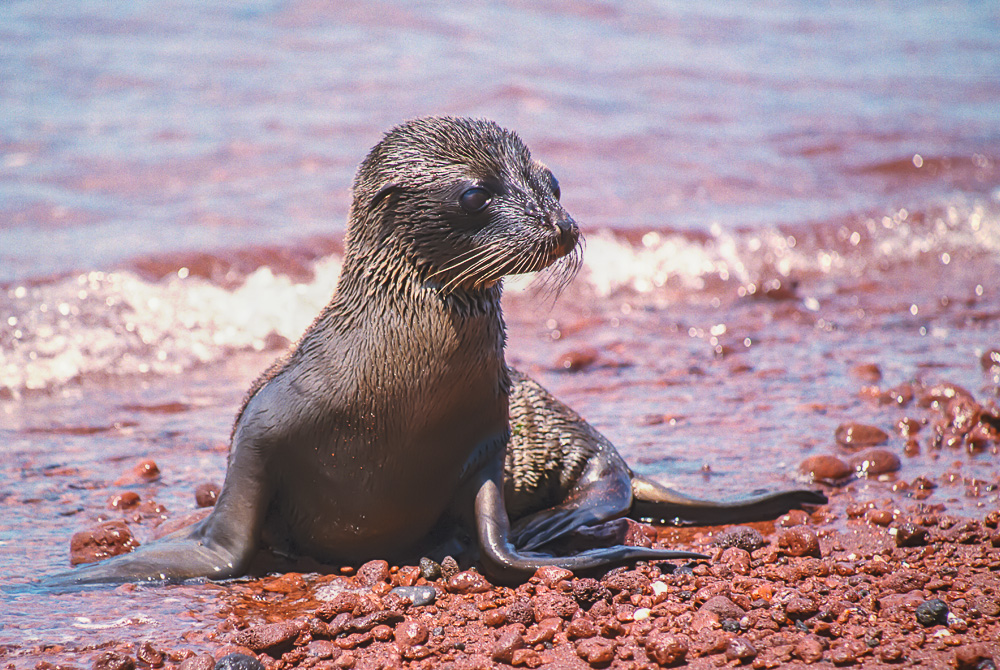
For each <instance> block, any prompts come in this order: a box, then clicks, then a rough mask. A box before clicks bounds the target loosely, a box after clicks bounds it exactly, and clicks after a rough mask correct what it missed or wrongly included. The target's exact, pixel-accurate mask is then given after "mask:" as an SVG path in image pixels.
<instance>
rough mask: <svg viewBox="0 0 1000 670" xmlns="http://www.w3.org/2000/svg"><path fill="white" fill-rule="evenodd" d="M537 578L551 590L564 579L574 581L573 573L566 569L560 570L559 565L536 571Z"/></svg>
mask: <svg viewBox="0 0 1000 670" xmlns="http://www.w3.org/2000/svg"><path fill="white" fill-rule="evenodd" d="M534 576H535V577H537V578H538V579H539V581H541V582H542V584H545V585H546V586H547V587H549V588H550V589H551V588H552V587H554V586H555V585H556V583H557V582H560V581H562V580H564V579H572V578H573V573H572V572H570V571H569V570H567V569H566V568H560V567H559V566H558V565H543V566H542V567H540V568H538V569H537V570H535V575H534Z"/></svg>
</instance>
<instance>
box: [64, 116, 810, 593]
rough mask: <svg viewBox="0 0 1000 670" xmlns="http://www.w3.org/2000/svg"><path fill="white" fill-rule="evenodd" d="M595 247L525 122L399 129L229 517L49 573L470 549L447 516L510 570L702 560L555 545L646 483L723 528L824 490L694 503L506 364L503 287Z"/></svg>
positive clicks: (226, 500) (366, 167) (263, 413)
mask: <svg viewBox="0 0 1000 670" xmlns="http://www.w3.org/2000/svg"><path fill="white" fill-rule="evenodd" d="M578 240H579V232H578V229H577V226H576V223H575V222H574V221H573V219H572V218H570V216H569V215H568V214H567V213H566V211H565V210H564V209H563V208H562V206H561V205H560V204H559V185H558V182H557V181H556V179H555V177H553V175H552V173H551V172H550V171H549V170H548V169H547V168H546V167H544V166H543V165H542V164H540V163H538V162H536V161H534V160H532V158H531V155H530V153H529V152H528V149H527V148H526V147H525V146H524V144H523V143H522V142H521V140H520V139H519V138H518V137H517V135H515V134H514V133H512V132H510V131H507V130H504V129H503V128H501V127H500V126H498V125H497V124H495V123H493V122H490V121H479V120H469V119H457V118H444V117H442V118H424V119H418V120H414V121H410V122H407V123H404V124H402V125H400V126H398V127H396V128H394V129H393V130H391V131H389V132H388V133H387V134H386V135H385V136H384V137H383V139H382V140H381V141H380V142H379V143H378V144H377V145H376V146H375V147H374V148H373V149H372V150H371V152H370V153H369V154H368V156H367V158H365V160H364V162H363V163H362V164H361V166H360V168H359V170H358V174H357V177H356V179H355V181H354V187H353V203H352V206H351V212H350V223H349V227H348V232H347V242H346V252H345V258H344V265H343V270H342V273H341V276H340V280H339V283H338V286H337V290H336V293H335V295H334V296H333V298H332V300H331V302H330V304H329V305H327V307H326V308H325V309H324V310H323V311H322V313H321V314H320V315H319V316H318V317H317V318H316V320H315V321H314V322H313V324H312V325H311V326H310V327H309V329H308V330H307V331H306V332H305V334H304V335H303V336H302V339H301V340H300V341H299V343H298V345H297V346H296V347H295V348H294V350H293V351H292V352H291V353H289V354H288V355H287V356H286V357H284V358H283V359H281V360H279V361H277V362H276V363H275V364H274V365H273V366H272V367H271V368H270V369H269V370H268V371H267V372H266V373H265V374H264V375H263V376H262V377H261V378H260V379H259V380H258V381H257V382H256V383H255V384H254V385H253V386H252V388H251V389H250V391H249V393H248V395H247V398H246V401H245V403H244V405H243V408H242V410H241V411H240V413H239V415H238V416H237V419H236V423H235V426H234V428H233V432H232V446H231V449H230V453H229V463H228V470H227V473H226V480H225V484H224V486H223V489H222V492H221V494H220V496H219V500H218V503H217V504H216V506H215V508H214V510H213V511H212V513H211V514H210V515H209V516H208V517H206V518H205V519H204V520H203V521H201V522H200V523H198V524H195V525H193V526H191V527H189V528H187V529H184V530H181V531H178V532H176V533H174V534H172V535H169V536H167V537H165V538H163V539H161V540H159V541H155V542H152V543H150V544H148V545H144V546H142V547H140V548H139V549H138V550H136V551H135V552H133V553H131V554H126V555H123V556H119V557H116V558H113V559H110V560H107V561H105V562H102V563H98V564H94V565H91V566H87V567H83V568H79V569H77V570H74V571H71V572H68V573H64V574H62V575H59V576H56V577H54V578H52V579H50V580H48V582H47V583H48V584H50V585H60V584H62V585H68V584H83V583H92V582H122V581H134V580H162V579H168V580H177V579H186V578H192V577H209V578H213V579H220V578H227V577H234V576H238V575H242V574H244V573H245V572H246V570H247V568H248V565H249V564H250V561H251V559H253V558H254V555H255V554H256V553H257V551H258V549H259V548H260V547H261V546H268V547H270V548H272V549H274V550H276V551H278V552H280V553H284V554H290V555H298V556H305V557H311V558H313V559H317V560H319V561H321V562H324V563H331V564H343V563H349V564H357V563H360V562H363V561H366V560H370V559H374V558H386V559H389V560H413V559H415V558H419V557H420V556H421V555H425V554H430V555H434V552H435V547H437V548H438V550H440V548H441V547H444V546H447V547H448V548H451V547H453V546H454V543H450V544H449V540H448V539H447V538H446V539H445V541H444V542H442V541H441V538H440V533H439V532H438V531H439V529H441V528H449V527H454V528H455V529H457V530H456V531H455V533H454V534H453V536H457V537H462V536H464V537H465V538H466V539H467V540H468V541H469V542H468V543H469V544H471V549H472V550H473V555H475V556H477V560H478V564H479V566H480V569H481V570H482V571H483V572H484V573H485V574H486V575H487V576H489V577H490V578H491V579H493V580H494V581H496V582H501V583H512V582H518V581H522V580H524V579H527V578H528V577H529V576H531V574H533V572H534V571H535V570H536V569H537V568H538V567H540V566H546V565H560V566H564V567H566V568H569V569H571V570H588V569H595V568H605V567H611V566H614V565H619V564H622V563H627V562H631V561H635V560H640V559H646V560H662V559H672V558H692V557H701V556H700V555H699V554H694V553H690V552H683V551H680V552H676V551H668V550H661V549H650V548H642V547H630V546H612V547H604V548H597V549H590V550H587V551H582V552H580V553H575V554H572V555H565V556H554V555H552V554H551V553H547V552H546V546H547V545H550V544H552V543H553V542H554V541H557V540H560V539H561V538H564V537H565V536H567V535H568V534H571V533H573V532H574V531H576V530H577V529H579V528H580V527H581V526H584V525H589V526H595V525H599V524H601V523H602V522H604V521H608V520H612V519H615V518H617V517H620V516H622V515H624V514H627V513H628V512H629V511H630V510H631V509H632V508H633V497H634V496H635V497H637V498H639V499H641V500H642V501H643V504H644V505H646V507H644V508H641V509H640V511H641V512H642V513H643V514H645V515H646V516H655V517H658V518H659V517H662V518H675V517H679V518H689V519H690V520H696V521H710V522H723V521H735V520H739V519H743V518H747V516H748V515H749V516H753V517H755V516H759V515H761V514H767V515H775V514H779V513H781V512H784V511H786V510H788V509H789V508H792V507H796V506H799V505H801V504H803V503H820V502H823V498H822V497H821V496H818V495H817V494H814V493H812V492H808V491H798V492H788V493H782V494H777V495H775V496H768V497H765V498H763V499H756V500H752V501H749V502H747V503H739V504H736V505H728V506H725V505H724V506H722V507H720V506H719V505H717V504H715V503H707V502H702V501H692V500H690V499H687V498H684V497H683V496H680V495H679V494H674V493H672V492H671V491H669V490H667V489H664V488H662V487H659V486H657V485H655V484H653V483H651V482H648V481H647V480H644V479H641V478H638V477H635V476H634V475H633V474H632V472H631V471H630V470H629V469H628V467H627V466H626V465H625V463H624V461H623V460H622V459H621V457H620V456H618V454H617V453H616V452H615V450H614V447H613V446H612V445H611V444H610V443H609V442H608V441H607V440H606V439H605V438H604V437H603V436H601V435H600V434H599V433H598V432H597V431H596V430H594V429H593V428H592V427H590V426H589V425H588V424H586V423H585V422H584V421H583V420H582V419H580V417H578V416H577V415H576V414H574V413H573V412H572V411H570V410H569V409H568V408H566V407H565V406H564V405H562V404H561V403H559V402H558V401H556V400H555V399H553V398H552V397H551V396H549V395H548V394H547V393H546V392H545V391H544V390H543V389H542V388H541V387H540V386H539V385H538V384H536V383H535V382H533V381H532V380H530V379H529V378H527V377H525V376H523V375H521V374H519V373H517V372H514V371H512V370H509V369H508V367H507V365H506V362H505V360H504V341H505V335H504V323H503V318H502V314H501V310H500V293H501V279H502V278H503V277H504V276H505V275H511V274H519V273H525V272H533V271H537V270H542V269H543V268H546V267H548V266H549V265H552V264H553V263H557V262H559V263H563V264H568V265H569V266H573V265H574V261H575V260H578V258H579V255H578V254H579V251H578V249H579V247H578ZM560 259H562V260H560ZM512 428H513V436H512ZM511 518H512V519H513V520H514V525H513V528H512V527H511V524H510V521H509V519H511ZM449 524H450V525H449ZM463 529H464V530H463ZM463 533H464V535H463ZM597 534H598V535H599V534H600V533H599V531H598V533H597ZM437 557H438V558H440V557H441V556H440V555H438V556H437Z"/></svg>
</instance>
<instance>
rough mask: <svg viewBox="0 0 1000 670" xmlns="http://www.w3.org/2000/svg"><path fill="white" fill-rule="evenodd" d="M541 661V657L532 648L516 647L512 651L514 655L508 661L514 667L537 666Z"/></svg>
mask: <svg viewBox="0 0 1000 670" xmlns="http://www.w3.org/2000/svg"><path fill="white" fill-rule="evenodd" d="M542 663H543V661H542V657H541V656H540V655H539V654H538V652H537V651H534V650H533V649H518V650H517V651H515V652H514V657H513V658H512V659H511V661H510V664H511V665H513V666H514V667H515V668H520V667H526V668H537V667H539V666H541V665H542Z"/></svg>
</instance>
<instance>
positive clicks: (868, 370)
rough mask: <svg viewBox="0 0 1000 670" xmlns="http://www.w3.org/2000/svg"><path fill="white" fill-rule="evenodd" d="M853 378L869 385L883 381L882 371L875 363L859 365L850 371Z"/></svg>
mask: <svg viewBox="0 0 1000 670" xmlns="http://www.w3.org/2000/svg"><path fill="white" fill-rule="evenodd" d="M850 373H851V376H852V377H854V378H855V379H858V380H860V381H863V382H867V383H869V384H877V383H878V382H880V381H882V369H881V368H880V367H879V366H878V365H876V364H875V363H859V364H858V365H855V366H854V367H852V368H851V370H850Z"/></svg>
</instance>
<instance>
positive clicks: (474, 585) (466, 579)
mask: <svg viewBox="0 0 1000 670" xmlns="http://www.w3.org/2000/svg"><path fill="white" fill-rule="evenodd" d="M442 567H444V566H443V565H442ZM447 588H448V591H449V593H458V594H460V595H461V594H465V593H485V592H486V591H489V590H490V589H491V588H492V587H491V586H490V583H489V582H488V581H486V578H485V577H483V576H482V575H481V574H479V573H478V572H476V571H474V570H466V571H464V572H459V573H456V574H454V575H452V576H451V577H449V578H448V584H447Z"/></svg>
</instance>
